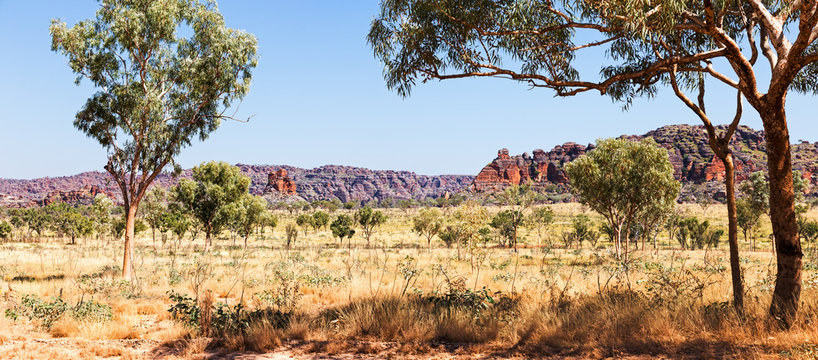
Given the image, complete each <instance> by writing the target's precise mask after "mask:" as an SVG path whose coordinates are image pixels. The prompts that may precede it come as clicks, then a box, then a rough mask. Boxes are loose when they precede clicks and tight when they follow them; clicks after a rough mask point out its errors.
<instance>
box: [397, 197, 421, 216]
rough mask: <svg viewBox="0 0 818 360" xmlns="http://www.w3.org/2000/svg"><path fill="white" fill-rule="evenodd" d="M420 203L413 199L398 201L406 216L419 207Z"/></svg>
mask: <svg viewBox="0 0 818 360" xmlns="http://www.w3.org/2000/svg"><path fill="white" fill-rule="evenodd" d="M417 204H418V202H417V201H415V200H413V199H403V200H399V201H398V207H399V208H400V209H401V210H403V213H404V214H409V210H411V209H412V208H414V207H415V206H417Z"/></svg>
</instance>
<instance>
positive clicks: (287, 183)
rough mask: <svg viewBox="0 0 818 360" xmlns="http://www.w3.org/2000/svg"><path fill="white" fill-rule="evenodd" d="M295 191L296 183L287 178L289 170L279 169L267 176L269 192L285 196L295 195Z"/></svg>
mask: <svg viewBox="0 0 818 360" xmlns="http://www.w3.org/2000/svg"><path fill="white" fill-rule="evenodd" d="M295 189H296V187H295V183H294V182H293V181H292V180H291V179H290V177H289V176H287V170H285V169H278V170H276V171H275V172H271V173H270V174H269V175H267V191H276V192H278V193H280V194H283V195H295ZM267 191H265V192H267Z"/></svg>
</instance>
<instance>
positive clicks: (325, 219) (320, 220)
mask: <svg viewBox="0 0 818 360" xmlns="http://www.w3.org/2000/svg"><path fill="white" fill-rule="evenodd" d="M327 225H329V214H327V213H325V212H323V211H316V212H314V213H312V226H313V228H314V229H315V230H316V231H318V230H319V229H326V228H327Z"/></svg>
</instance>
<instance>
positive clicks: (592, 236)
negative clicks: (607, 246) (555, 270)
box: [563, 214, 599, 248]
mask: <svg viewBox="0 0 818 360" xmlns="http://www.w3.org/2000/svg"><path fill="white" fill-rule="evenodd" d="M598 239H599V233H598V232H597V231H596V230H594V229H593V223H592V222H591V218H589V217H588V215H583V214H580V215H577V216H575V217H574V218H573V219H571V230H570V231H568V232H567V233H564V234H563V241H564V242H565V247H566V248H568V247H570V246H571V244H573V243H574V242H576V243H577V248H582V242H583V241H587V242H589V243H591V246H592V247H593V246H595V245H596V242H597V240H598Z"/></svg>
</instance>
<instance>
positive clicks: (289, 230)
mask: <svg viewBox="0 0 818 360" xmlns="http://www.w3.org/2000/svg"><path fill="white" fill-rule="evenodd" d="M284 233H285V234H286V235H287V248H288V249H289V248H290V244H292V245H295V240H296V239H298V228H297V227H295V225H294V224H292V223H288V224H287V225H285V226H284Z"/></svg>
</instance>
